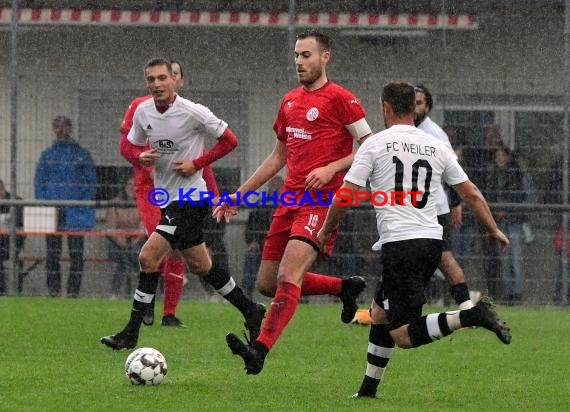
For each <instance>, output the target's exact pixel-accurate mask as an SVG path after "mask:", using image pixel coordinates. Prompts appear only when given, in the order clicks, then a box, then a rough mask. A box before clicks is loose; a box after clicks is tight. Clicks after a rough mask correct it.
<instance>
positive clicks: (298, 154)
mask: <svg viewBox="0 0 570 412" xmlns="http://www.w3.org/2000/svg"><path fill="white" fill-rule="evenodd" d="M330 57H331V46H330V39H329V38H328V37H327V36H325V35H324V34H322V33H320V32H318V31H315V30H307V31H305V32H303V33H301V34H299V35H298V36H297V42H296V44H295V66H296V70H297V77H298V79H299V83H301V85H300V86H299V87H296V88H295V89H293V90H291V91H289V92H288V93H287V94H285V96H284V97H283V99H282V101H281V106H280V107H279V112H278V114H277V118H276V120H275V123H274V125H273V130H274V131H275V134H276V135H277V140H276V142H275V148H274V149H273V151H272V152H271V153H270V154H269V156H268V157H267V158H266V159H265V160H264V161H263V163H262V164H261V165H260V166H259V168H258V169H257V170H256V171H255V172H254V173H253V175H252V176H251V177H250V178H249V179H248V180H247V181H246V182H245V183H244V184H242V185H241V187H240V188H239V189H238V191H237V193H247V192H248V191H252V190H256V189H258V188H260V187H261V186H262V185H264V184H265V183H266V182H268V181H269V180H270V179H271V178H272V177H273V176H275V175H276V174H277V173H278V172H279V171H280V170H281V169H282V168H283V167H285V166H287V175H286V178H285V184H284V186H283V188H282V190H281V192H282V193H284V192H287V193H291V194H292V196H291V198H292V200H295V201H293V202H287V203H288V204H287V205H286V204H283V202H280V205H279V206H278V207H277V210H276V211H275V213H274V215H273V219H272V221H271V226H270V229H269V232H268V234H267V237H266V239H265V242H264V245H263V253H262V260H261V266H260V268H259V275H258V280H257V288H258V290H259V292H260V293H262V294H264V295H266V296H272V297H274V298H273V301H272V302H271V306H270V309H269V311H268V314H267V319H266V320H265V322H264V324H263V326H262V330H261V334H260V335H259V337H258V338H257V339H256V340H253V341H249V342H247V343H245V342H242V341H241V340H240V338H238V336H236V335H235V334H233V333H229V334H228V335H227V336H226V341H227V343H228V346H229V347H230V349H231V351H232V353H233V354H234V355H239V356H241V357H242V359H243V360H244V363H245V369H246V372H247V374H258V373H260V372H261V370H262V369H263V364H264V360H265V357H266V356H267V354H268V352H269V350H270V349H271V348H272V347H273V345H274V344H275V343H276V341H277V339H278V338H279V336H280V335H281V333H282V332H283V330H284V329H285V327H286V326H287V324H288V323H289V321H290V320H291V318H292V317H293V315H294V313H295V311H296V309H297V305H298V303H299V299H300V298H301V296H308V295H326V294H328V295H334V296H338V297H339V298H340V299H341V301H342V303H343V309H342V313H341V320H342V322H344V323H349V322H350V321H351V320H352V319H353V318H354V315H355V313H356V310H357V309H358V307H357V304H356V297H357V296H358V294H359V293H360V292H361V291H362V290H363V289H364V287H365V286H366V284H365V282H364V279H363V278H362V277H360V276H352V277H349V278H346V279H342V278H339V277H333V276H327V275H321V274H317V273H311V272H308V270H309V268H310V267H311V265H312V264H313V262H314V261H315V260H316V259H317V257H318V255H319V249H318V246H317V233H318V232H319V230H320V229H321V227H322V223H323V221H324V218H325V215H326V212H327V205H328V203H327V202H329V201H330V200H332V196H333V195H334V192H335V191H336V190H337V189H338V188H339V187H340V186H341V185H342V182H343V177H344V174H345V172H346V170H347V169H348V168H349V167H350V164H351V163H352V159H353V158H354V155H353V143H354V140H356V141H358V142H362V141H363V140H364V139H365V138H366V137H368V136H369V135H371V134H372V133H371V130H370V126H369V125H368V123H367V122H366V119H365V115H366V113H365V111H364V109H363V108H362V106H361V104H360V100H359V99H358V98H357V97H356V96H355V95H354V94H353V93H351V92H350V91H348V90H347V89H345V88H343V87H341V86H339V85H338V84H335V83H333V82H331V81H329V79H328V78H327V75H326V66H327V63H328V62H329V60H330ZM230 198H231V199H232V201H234V205H233V206H232V205H229V204H228V203H226V204H224V205H222V206H219V207H217V208H216V209H214V214H215V215H216V217H217V218H218V219H221V218H222V217H223V216H225V217H226V218H227V217H228V216H229V215H231V214H235V213H237V206H236V204H235V200H236V199H237V194H236V193H234V194H232V195H231V196H230ZM300 199H310V200H312V202H305V203H303V202H300ZM290 200H291V199H290ZM291 203H292V204H291ZM323 203H325V204H323ZM335 239H336V232H335V234H334V235H333V236H332V237H331V239H330V242H328V243H327V245H326V247H324V248H323V255H330V254H331V253H332V249H333V245H334V241H335Z"/></svg>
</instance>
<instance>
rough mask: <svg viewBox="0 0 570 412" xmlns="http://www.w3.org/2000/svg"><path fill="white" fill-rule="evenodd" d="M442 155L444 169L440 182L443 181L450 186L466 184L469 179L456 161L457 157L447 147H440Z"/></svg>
mask: <svg viewBox="0 0 570 412" xmlns="http://www.w3.org/2000/svg"><path fill="white" fill-rule="evenodd" d="M440 150H442V152H443V153H444V162H445V167H444V170H443V176H442V181H445V183H447V184H448V185H450V186H453V185H457V184H459V183H463V182H466V181H467V180H469V177H468V176H467V174H466V173H465V171H464V170H463V168H462V167H461V165H460V164H459V162H458V161H457V156H455V153H454V152H452V151H451V150H449V149H447V147H441V149H440Z"/></svg>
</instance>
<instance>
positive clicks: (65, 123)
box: [51, 115, 72, 129]
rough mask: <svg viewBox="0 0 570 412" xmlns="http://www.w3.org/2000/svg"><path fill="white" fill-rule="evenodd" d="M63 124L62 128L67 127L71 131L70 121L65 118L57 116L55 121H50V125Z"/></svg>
mask: <svg viewBox="0 0 570 412" xmlns="http://www.w3.org/2000/svg"><path fill="white" fill-rule="evenodd" d="M59 122H61V123H63V125H64V126H67V127H69V128H70V129H71V127H72V124H71V119H70V118H69V117H67V116H61V115H60V116H57V117H56V118H55V119H53V120H52V122H51V124H52V125H55V124H56V123H59Z"/></svg>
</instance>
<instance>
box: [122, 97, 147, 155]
mask: <svg viewBox="0 0 570 412" xmlns="http://www.w3.org/2000/svg"><path fill="white" fill-rule="evenodd" d="M139 107H140V106H139ZM140 117H141V116H140V112H139V110H138V108H137V110H135V114H134V115H133V126H132V127H131V130H129V134H128V135H127V139H128V140H129V142H131V143H132V144H134V145H135V146H145V145H146V142H147V136H146V133H145V131H144V128H143V127H142V126H141V119H140Z"/></svg>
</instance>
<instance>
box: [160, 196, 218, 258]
mask: <svg viewBox="0 0 570 412" xmlns="http://www.w3.org/2000/svg"><path fill="white" fill-rule="evenodd" d="M209 214H210V206H192V205H190V204H189V203H188V202H184V205H183V206H179V205H178V202H173V203H171V204H169V205H168V206H166V207H165V208H164V209H161V211H160V216H161V217H160V222H159V223H158V226H157V227H156V229H155V232H156V233H158V234H160V235H161V236H163V237H164V238H165V239H166V240H168V243H170V246H172V249H178V250H185V249H189V248H191V247H193V246H197V245H199V244H201V243H202V242H204V236H203V233H202V231H203V228H204V219H205V218H206V217H207V216H208V215H209Z"/></svg>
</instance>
